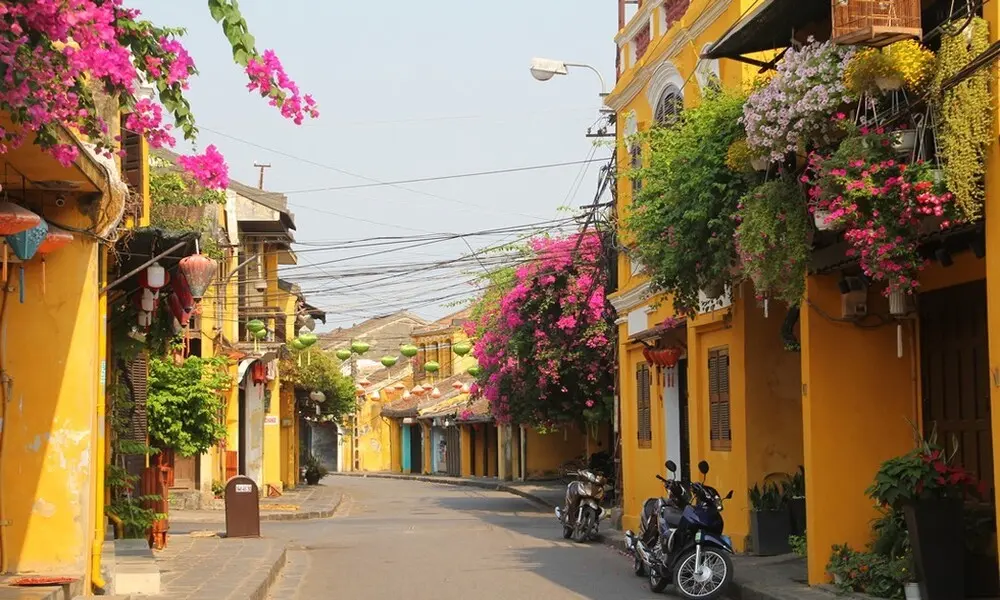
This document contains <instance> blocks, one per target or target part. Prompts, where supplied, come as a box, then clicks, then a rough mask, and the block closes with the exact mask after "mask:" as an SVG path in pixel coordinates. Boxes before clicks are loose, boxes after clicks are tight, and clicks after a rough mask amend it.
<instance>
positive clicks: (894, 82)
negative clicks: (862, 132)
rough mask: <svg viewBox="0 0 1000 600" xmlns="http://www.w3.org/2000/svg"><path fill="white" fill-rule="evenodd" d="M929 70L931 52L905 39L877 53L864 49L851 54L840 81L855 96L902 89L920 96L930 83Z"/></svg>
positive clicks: (930, 72)
mask: <svg viewBox="0 0 1000 600" xmlns="http://www.w3.org/2000/svg"><path fill="white" fill-rule="evenodd" d="M933 69H934V53H933V52H931V51H930V50H928V49H927V48H925V47H923V46H921V45H920V44H919V43H918V42H916V41H914V40H905V41H902V42H897V43H895V44H890V45H889V46H886V47H885V48H883V49H881V50H878V49H875V48H865V49H863V50H859V51H857V52H855V54H854V56H853V57H852V58H851V60H850V62H849V63H848V65H847V68H846V69H844V82H845V83H846V84H847V89H849V90H850V91H851V92H852V93H854V94H856V95H858V96H860V95H861V94H865V93H875V92H894V91H897V90H900V89H902V88H904V87H905V88H906V89H908V90H910V91H913V92H916V93H918V94H920V93H923V92H924V91H925V90H926V87H927V84H928V83H930V79H931V76H932V74H933Z"/></svg>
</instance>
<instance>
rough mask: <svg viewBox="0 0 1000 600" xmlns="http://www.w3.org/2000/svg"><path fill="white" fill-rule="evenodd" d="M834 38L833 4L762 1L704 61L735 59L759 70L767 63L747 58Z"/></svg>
mask: <svg viewBox="0 0 1000 600" xmlns="http://www.w3.org/2000/svg"><path fill="white" fill-rule="evenodd" d="M809 35H814V36H815V37H816V38H817V39H828V38H829V36H830V0H761V1H760V2H758V4H757V6H756V8H754V9H753V10H751V11H750V12H749V13H747V14H746V15H745V16H744V17H743V18H742V19H740V20H739V21H737V22H736V23H735V24H734V25H733V26H732V27H730V28H729V30H728V31H726V33H724V34H723V35H722V36H721V37H720V38H719V39H718V41H716V42H715V43H714V44H712V47H711V48H709V49H708V50H706V51H705V52H704V53H703V54H702V57H704V58H731V59H734V60H740V61H743V62H747V63H750V64H753V65H757V66H761V67H764V66H767V63H764V62H761V61H759V60H754V59H750V58H747V57H746V56H745V55H747V54H753V53H754V52H763V51H765V50H775V49H777V48H786V47H788V46H789V45H790V43H791V40H792V39H793V38H794V39H798V40H799V41H803V42H804V41H805V39H806V38H807V37H808V36H809Z"/></svg>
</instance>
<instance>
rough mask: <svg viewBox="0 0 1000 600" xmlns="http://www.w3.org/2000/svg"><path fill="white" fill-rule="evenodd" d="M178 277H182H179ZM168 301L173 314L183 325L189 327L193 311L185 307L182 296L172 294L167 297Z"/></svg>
mask: <svg viewBox="0 0 1000 600" xmlns="http://www.w3.org/2000/svg"><path fill="white" fill-rule="evenodd" d="M178 279H180V278H179V277H178ZM167 303H168V304H169V305H170V314H172V315H173V316H174V318H175V319H177V321H178V322H179V323H180V324H181V325H183V326H185V327H187V324H188V321H190V320H191V312H190V311H188V310H185V309H184V306H183V304H182V303H181V300H180V298H178V297H177V294H170V297H169V298H167Z"/></svg>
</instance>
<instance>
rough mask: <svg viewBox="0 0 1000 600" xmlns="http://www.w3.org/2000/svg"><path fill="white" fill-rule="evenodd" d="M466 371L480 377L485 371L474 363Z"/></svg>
mask: <svg viewBox="0 0 1000 600" xmlns="http://www.w3.org/2000/svg"><path fill="white" fill-rule="evenodd" d="M465 372H466V373H468V374H469V375H472V376H473V377H479V376H480V375H482V373H483V368H482V367H480V366H478V365H473V366H471V367H469V368H468V369H466V370H465Z"/></svg>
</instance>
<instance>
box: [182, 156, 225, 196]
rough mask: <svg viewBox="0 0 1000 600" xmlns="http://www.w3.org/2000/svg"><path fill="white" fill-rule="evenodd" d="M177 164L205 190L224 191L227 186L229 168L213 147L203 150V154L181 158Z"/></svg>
mask: <svg viewBox="0 0 1000 600" xmlns="http://www.w3.org/2000/svg"><path fill="white" fill-rule="evenodd" d="M177 164H179V165H180V166H181V167H182V168H183V169H184V170H185V171H187V173H188V174H189V175H191V177H193V178H194V180H195V181H197V182H198V184H199V185H201V186H202V187H204V188H205V189H209V190H224V189H226V187H228V186H229V167H228V166H227V165H226V161H225V159H223V158H222V155H221V154H219V151H218V150H217V149H216V148H215V146H214V145H212V146H208V147H207V148H205V153H204V154H201V155H194V156H181V157H180V158H178V159H177Z"/></svg>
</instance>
